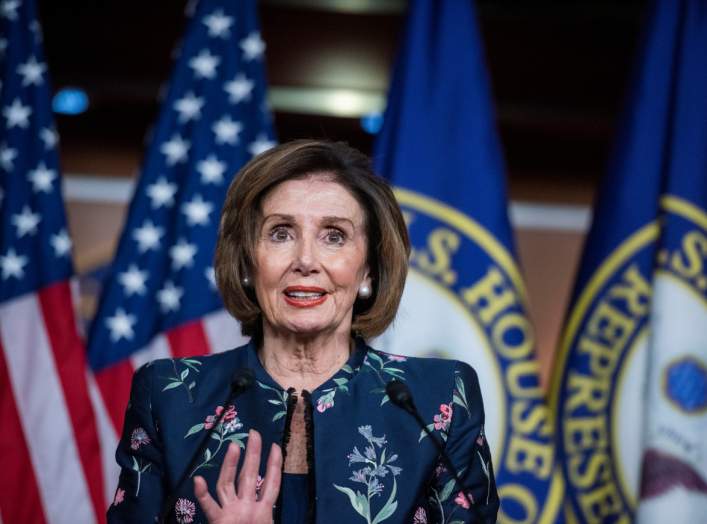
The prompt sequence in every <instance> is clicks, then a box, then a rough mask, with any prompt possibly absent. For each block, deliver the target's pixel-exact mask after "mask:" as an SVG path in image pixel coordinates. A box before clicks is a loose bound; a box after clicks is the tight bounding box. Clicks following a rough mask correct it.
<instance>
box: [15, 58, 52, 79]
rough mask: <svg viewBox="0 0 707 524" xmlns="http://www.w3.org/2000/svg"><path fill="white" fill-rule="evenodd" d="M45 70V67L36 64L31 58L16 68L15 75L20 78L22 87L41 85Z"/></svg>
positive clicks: (34, 59) (44, 65)
mask: <svg viewBox="0 0 707 524" xmlns="http://www.w3.org/2000/svg"><path fill="white" fill-rule="evenodd" d="M46 70H47V65H46V64H43V63H41V62H37V59H36V58H35V57H31V58H30V59H29V60H27V62H25V63H24V64H20V65H19V66H18V67H17V73H18V74H19V75H20V76H22V85H23V86H29V85H36V86H38V85H40V84H41V83H42V75H43V74H44V72H45V71H46Z"/></svg>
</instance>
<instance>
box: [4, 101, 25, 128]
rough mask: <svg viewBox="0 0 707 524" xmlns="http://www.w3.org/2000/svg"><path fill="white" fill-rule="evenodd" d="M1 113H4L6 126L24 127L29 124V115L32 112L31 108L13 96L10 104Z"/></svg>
mask: <svg viewBox="0 0 707 524" xmlns="http://www.w3.org/2000/svg"><path fill="white" fill-rule="evenodd" d="M2 113H3V115H5V119H6V120H7V127H8V128H12V127H15V126H18V127H21V128H25V127H27V126H28V125H29V116H30V115H31V114H32V109H31V108H30V107H29V106H23V105H22V102H21V101H20V99H19V98H15V100H14V101H13V102H12V105H10V106H7V107H5V109H3V110H2Z"/></svg>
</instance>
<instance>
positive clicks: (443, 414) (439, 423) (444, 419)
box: [434, 403, 452, 431]
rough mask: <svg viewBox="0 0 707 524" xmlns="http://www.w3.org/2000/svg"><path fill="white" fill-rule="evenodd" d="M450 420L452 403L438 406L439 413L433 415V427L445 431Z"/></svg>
mask: <svg viewBox="0 0 707 524" xmlns="http://www.w3.org/2000/svg"><path fill="white" fill-rule="evenodd" d="M451 421H452V404H451V403H449V404H442V405H440V406H439V414H438V415H435V416H434V424H435V429H436V430H437V431H439V430H442V431H447V429H448V428H449V423H450V422H451Z"/></svg>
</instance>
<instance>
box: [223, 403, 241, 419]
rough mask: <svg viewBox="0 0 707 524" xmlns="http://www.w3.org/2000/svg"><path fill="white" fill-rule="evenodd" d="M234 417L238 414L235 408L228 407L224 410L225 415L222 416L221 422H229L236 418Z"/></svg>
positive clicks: (232, 406)
mask: <svg viewBox="0 0 707 524" xmlns="http://www.w3.org/2000/svg"><path fill="white" fill-rule="evenodd" d="M236 415H238V412H237V411H236V406H234V405H233V404H231V405H230V406H228V408H226V414H225V415H224V416H223V420H225V421H226V422H228V421H229V420H233V419H234V418H236Z"/></svg>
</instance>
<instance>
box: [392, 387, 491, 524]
mask: <svg viewBox="0 0 707 524" xmlns="http://www.w3.org/2000/svg"><path fill="white" fill-rule="evenodd" d="M385 392H386V393H387V394H388V398H389V399H390V401H391V402H392V403H393V404H395V405H396V406H397V407H399V408H400V409H402V410H403V411H407V412H408V413H410V415H412V417H413V418H414V419H415V421H416V422H417V425H418V426H420V428H422V431H424V432H425V433H426V434H427V436H428V437H429V438H430V440H431V441H432V442H433V443H434V446H435V448H437V452H438V453H439V455H440V457H442V461H443V462H444V465H445V466H447V469H448V470H449V472H450V473H451V474H452V477H453V478H454V480H455V482H456V483H457V484H458V485H459V486H461V493H462V495H463V496H464V499H465V500H466V502H467V504H469V508H470V509H471V510H472V512H473V513H474V514H475V516H476V517H477V518H478V519H479V522H484V518H483V516H482V515H480V514H479V509H478V508H477V507H476V506H475V505H474V503H473V502H472V500H471V498H470V497H469V495H467V491H468V489H467V488H466V486H464V483H463V482H462V479H461V477H460V476H459V472H458V471H457V468H455V467H454V465H453V464H452V460H451V458H450V457H449V455H448V454H447V452H446V451H445V449H444V447H443V446H442V443H441V442H440V441H439V439H437V437H436V436H435V435H434V433H432V432H431V431H430V430H429V429H428V428H427V424H425V421H424V420H423V419H422V417H421V416H420V412H419V411H417V408H416V407H415V402H414V401H413V399H412V393H411V392H410V388H409V387H408V386H407V384H405V382H401V381H400V380H395V379H393V380H391V381H390V382H388V383H387V384H386V385H385Z"/></svg>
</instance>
